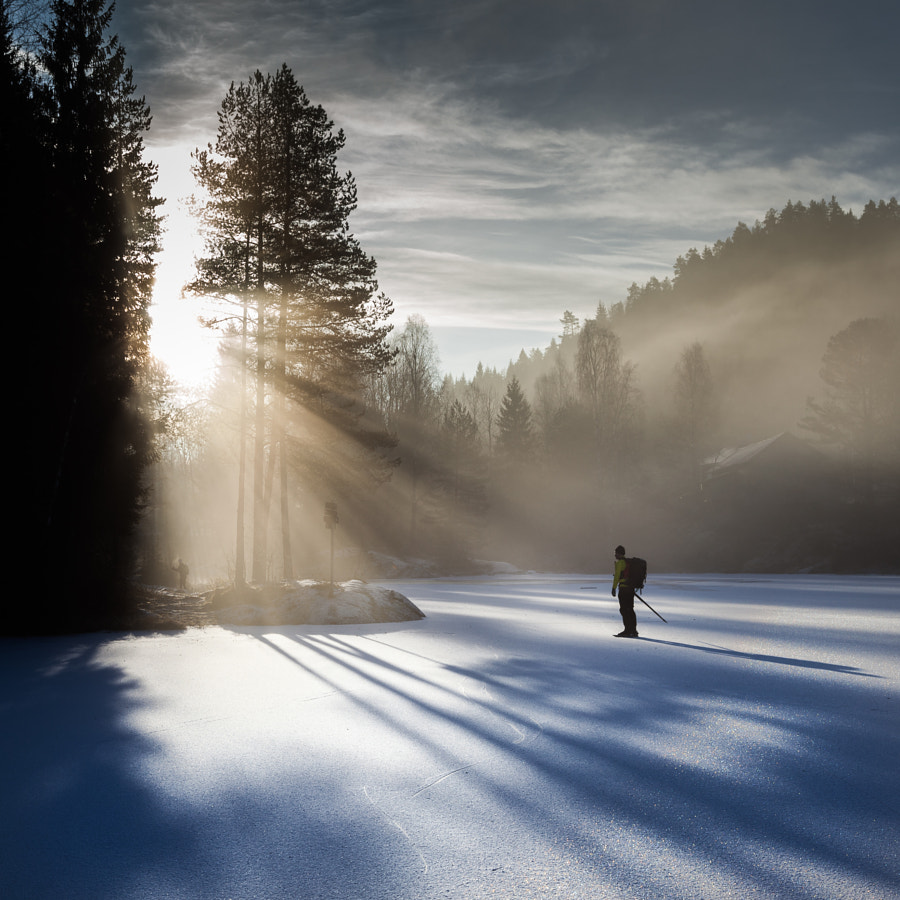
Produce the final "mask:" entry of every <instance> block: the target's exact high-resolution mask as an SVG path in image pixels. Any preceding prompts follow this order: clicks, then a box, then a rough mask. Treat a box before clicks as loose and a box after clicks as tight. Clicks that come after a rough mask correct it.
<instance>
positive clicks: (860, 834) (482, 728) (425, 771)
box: [0, 575, 900, 900]
mask: <svg viewBox="0 0 900 900" xmlns="http://www.w3.org/2000/svg"><path fill="white" fill-rule="evenodd" d="M609 583H610V582H609V579H605V580H602V581H592V580H590V579H586V578H585V577H584V576H565V577H564V576H554V577H550V576H541V575H527V576H515V577H513V576H502V577H494V578H480V579H462V578H460V579H443V580H430V581H408V582H403V583H401V582H394V583H391V584H388V585H386V586H387V587H391V588H396V589H397V590H398V591H400V592H401V593H403V594H405V595H406V596H407V597H409V598H410V600H412V601H413V603H415V605H416V606H417V607H418V608H419V609H420V610H422V612H424V613H425V614H426V618H424V619H421V620H418V621H413V622H404V623H399V624H389V625H356V626H348V625H344V626H302V627H300V626H278V627H272V626H255V627H243V626H230V627H211V628H208V629H202V630H201V629H189V630H187V631H185V632H180V633H171V634H153V635H144V636H135V635H125V634H122V635H119V634H109V635H91V636H79V637H68V638H43V639H19V640H12V639H4V640H0V753H2V757H0V758H2V769H0V778H2V780H3V784H2V793H0V796H2V798H3V799H2V811H3V815H2V818H0V897H2V898H5V900H9V898H16V900H17V898H28V900H41V898H67V900H77V898H90V900H105V898H109V900H113V898H115V900H132V898H135V900H136V898H153V900H156V898H186V900H194V898H203V900H206V898H210V900H213V898H215V900H218V898H222V900H227V898H233V900H239V898H240V900H261V898H264V900H278V898H290V900H299V898H303V900H320V898H321V900H324V898H335V900H354V898H359V900H382V898H383V900H432V898H433V900H437V898H459V900H470V898H482V897H501V898H516V900H522V898H540V900H545V898H617V900H618V898H622V900H626V898H627V900H676V898H678V900H680V898H692V900H695V898H696V900H699V898H705V900H719V898H771V900H776V898H777V900H793V898H797V900H801V898H802V900H840V898H847V900H860V898H879V900H885V898H888V900H889V898H897V897H900V866H898V862H897V849H898V847H900V802H898V801H900V790H898V788H900V772H898V765H897V760H898V749H900V748H898V744H900V741H898V733H900V719H898V688H900V671H898V669H900V663H898V649H900V578H895V577H816V576H792V577H775V576H771V577H767V576H758V577H737V576H734V577H714V576H707V577H691V576H667V577H665V578H663V577H654V578H653V579H652V580H651V582H650V583H649V584H648V587H647V590H646V594H645V596H646V599H647V600H648V602H650V603H651V604H652V605H653V606H654V607H655V608H656V609H657V610H659V612H661V613H662V615H663V616H665V618H666V619H668V624H663V622H661V621H660V620H659V619H657V618H655V617H654V616H653V615H652V613H650V611H649V610H647V609H646V608H645V607H641V605H640V604H638V607H639V612H638V622H639V629H640V631H641V635H642V637H641V639H640V640H637V641H632V640H616V639H614V638H613V637H612V634H613V633H614V632H615V631H618V630H620V628H621V620H620V619H619V616H618V612H617V608H616V604H615V601H614V600H613V598H612V597H611V596H610V595H609Z"/></svg>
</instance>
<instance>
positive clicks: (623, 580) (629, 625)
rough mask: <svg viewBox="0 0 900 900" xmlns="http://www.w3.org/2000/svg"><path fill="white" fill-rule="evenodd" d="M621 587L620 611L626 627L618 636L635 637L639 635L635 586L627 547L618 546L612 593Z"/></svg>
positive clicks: (614, 593) (614, 594)
mask: <svg viewBox="0 0 900 900" xmlns="http://www.w3.org/2000/svg"><path fill="white" fill-rule="evenodd" d="M616 588H618V589H619V612H620V613H621V614H622V624H623V625H624V626H625V628H624V629H623V630H622V631H620V632H619V633H618V634H617V635H616V637H629V638H635V637H637V636H638V630H637V615H635V612H634V587H633V586H632V585H631V584H630V583H629V581H628V562H627V560H626V559H625V548H624V547H623V546H622V545H621V544H619V546H618V547H616V566H615V570H614V573H613V586H612V595H613V597H615V596H616Z"/></svg>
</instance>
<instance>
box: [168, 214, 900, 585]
mask: <svg viewBox="0 0 900 900" xmlns="http://www.w3.org/2000/svg"><path fill="white" fill-rule="evenodd" d="M898 286H900V208H898V203H897V201H896V199H891V200H889V201H880V202H872V203H869V204H868V205H867V206H866V207H865V209H864V210H863V212H862V213H861V214H860V215H859V216H857V215H855V214H853V213H851V212H845V211H843V210H842V209H841V207H840V206H839V204H838V203H837V202H836V201H835V200H832V201H830V202H824V201H822V202H818V201H814V202H810V203H809V204H808V205H804V204H795V203H790V204H788V205H787V206H785V208H784V209H783V210H782V211H781V212H775V211H772V212H770V213H769V214H768V215H767V216H766V217H765V218H764V220H763V221H761V222H758V223H756V224H754V225H753V226H752V227H748V226H746V225H743V224H739V225H738V226H737V227H736V229H735V230H734V232H733V234H732V235H731V236H730V237H728V238H726V239H723V240H722V241H720V242H718V243H716V244H715V245H714V246H712V247H707V248H704V249H703V250H702V251H700V250H695V249H692V250H689V251H688V252H686V254H685V255H684V256H683V257H681V258H679V259H678V260H677V261H676V262H675V264H674V269H673V274H672V276H671V277H670V278H667V279H665V280H663V281H659V280H657V279H651V280H650V281H649V282H647V283H646V284H645V285H643V286H639V285H636V284H635V285H632V287H631V288H630V290H629V291H628V295H627V297H626V298H624V299H623V300H622V301H620V302H616V303H614V304H611V305H610V306H606V305H605V304H599V305H598V308H597V311H596V315H595V316H594V317H592V318H590V319H588V320H586V321H583V322H582V321H579V320H578V319H577V318H576V317H575V316H574V315H573V314H572V313H571V312H569V311H562V313H561V318H560V334H559V338H558V339H555V340H553V341H552V342H551V344H550V346H548V347H544V348H536V349H532V350H530V351H526V350H524V349H523V351H522V352H521V353H520V355H519V358H518V359H517V360H515V361H513V362H511V363H510V365H509V366H508V368H507V369H506V371H497V370H495V369H489V368H485V367H483V366H479V367H478V370H477V371H476V373H475V375H474V376H473V377H472V378H471V379H466V378H461V379H457V380H454V379H453V378H451V377H449V376H442V374H441V370H440V364H439V357H438V352H437V346H436V344H435V341H434V339H433V337H432V335H431V332H430V330H429V326H428V323H427V321H426V320H425V319H424V318H423V317H421V316H413V317H411V318H409V319H408V320H407V321H406V322H405V323H403V324H402V325H401V326H399V327H396V328H395V331H394V332H393V334H392V335H391V336H390V338H389V339H388V345H389V346H388V349H389V355H390V356H391V358H392V360H393V361H392V363H391V364H390V365H388V366H386V367H384V368H381V369H380V370H378V371H375V372H373V373H372V374H371V375H370V376H368V378H367V380H366V382H365V387H364V391H363V393H362V394H361V395H359V396H358V397H357V398H356V400H354V401H353V402H354V404H355V406H354V408H355V409H357V410H359V411H361V410H363V409H364V410H365V415H364V421H365V422H366V423H367V425H366V427H367V428H368V429H369V433H370V434H373V435H377V434H382V435H387V436H388V438H389V439H386V440H382V441H380V442H379V443H378V445H377V446H375V445H373V444H372V443H371V442H369V443H368V445H366V444H365V442H363V443H360V442H359V438H358V437H354V435H353V434H351V433H350V432H342V431H341V432H338V431H333V432H330V435H329V437H328V441H327V442H326V443H325V444H321V445H320V447H319V449H320V462H321V465H318V466H317V468H316V470H315V472H311V470H310V471H306V472H305V476H304V477H299V476H300V475H301V474H304V470H303V465H304V463H303V460H304V454H305V453H306V451H305V450H304V447H305V446H306V445H305V444H304V443H303V441H305V440H308V438H309V436H310V435H311V434H313V432H311V431H308V429H307V430H303V429H301V430H298V431H297V432H296V434H293V433H292V432H291V431H289V432H287V433H286V437H287V440H288V444H287V448H288V451H289V453H288V456H287V459H288V460H290V461H292V465H296V466H298V467H299V468H297V470H296V475H292V476H291V478H292V485H293V486H292V487H291V493H290V502H289V503H288V504H287V505H283V506H282V510H281V511H280V513H276V509H275V504H274V503H273V504H272V509H271V512H270V516H271V522H270V525H271V526H272V527H277V526H278V522H277V516H278V515H280V516H281V517H282V520H281V521H282V523H283V525H284V527H283V528H282V531H283V533H284V534H288V533H290V534H291V535H293V536H294V537H293V538H292V539H291V540H292V544H293V550H292V551H291V552H292V557H293V568H294V571H295V572H296V573H297V575H298V576H301V577H310V576H318V577H323V576H325V577H327V574H328V557H327V553H328V548H329V546H330V540H331V538H334V539H335V547H336V554H337V577H341V578H346V577H360V576H361V577H372V576H377V575H379V574H385V573H386V572H387V571H388V570H385V569H383V568H382V569H378V568H375V569H372V568H371V566H370V560H371V556H370V551H376V552H380V553H382V554H385V555H387V556H389V557H391V558H403V559H405V560H407V561H409V560H418V561H420V562H417V563H416V565H417V571H419V572H422V573H424V572H429V571H430V572H434V573H441V572H443V573H448V572H453V573H461V572H467V571H474V570H477V569H478V567H479V564H478V563H477V562H476V561H477V560H502V561H506V562H510V563H513V564H515V565H518V566H520V567H523V568H528V569H540V570H568V571H599V572H606V571H607V570H608V569H609V568H610V565H611V559H612V548H613V547H615V546H616V544H619V543H623V544H625V546H626V548H627V549H628V551H629V552H630V553H634V554H637V555H641V556H645V557H646V558H648V560H650V566H651V572H660V571H665V570H668V571H673V570H694V571H800V570H808V571H882V572H883V571H897V570H898V569H900V557H898V547H900V526H898V523H897V516H896V509H897V505H898V502H900V449H898V448H900V404H898V399H900V392H898V391H897V386H898V385H900V332H898V318H897V317H898V314H900V287H898ZM230 346H231V349H232V351H233V350H234V346H235V345H234V342H233V341H232V343H231V345H230ZM252 368H253V361H252V360H249V361H248V372H247V374H248V375H249V376H250V381H249V383H248V386H246V387H245V388H244V390H243V392H242V390H241V389H240V387H239V385H238V382H237V381H236V375H235V370H234V369H233V368H231V369H229V368H228V367H227V366H225V367H223V369H222V373H221V377H220V382H219V384H218V385H217V387H216V389H215V392H214V394H213V396H212V398H211V400H212V402H211V403H209V404H207V405H205V406H202V407H201V406H198V407H194V408H193V412H192V414H191V416H190V417H186V418H184V419H182V420H181V421H182V422H183V424H184V429H183V430H182V431H181V433H180V435H179V434H178V430H177V429H175V428H172V429H171V430H170V438H171V440H169V442H168V443H167V444H166V445H165V446H164V447H163V463H162V464H161V465H160V466H159V467H157V475H158V477H159V479H160V483H161V484H162V485H163V488H162V489H161V490H160V491H159V496H161V497H165V498H167V500H166V503H167V504H168V505H167V506H165V507H164V508H162V507H161V508H160V515H161V516H162V517H163V518H164V519H165V522H164V523H162V524H157V526H156V533H157V534H161V535H164V539H165V542H166V548H167V549H166V551H165V552H164V554H163V557H162V558H163V559H166V558H167V556H168V558H172V557H173V556H175V555H178V554H185V555H189V556H191V557H192V559H194V560H196V561H197V563H198V569H197V571H198V573H202V572H204V571H206V572H213V573H216V572H219V573H221V574H226V573H227V575H228V576H229V577H231V578H233V577H234V574H235V568H234V564H235V557H234V555H233V553H232V552H230V551H229V550H228V549H227V548H229V547H234V545H235V544H234V542H235V535H234V518H233V512H232V510H234V509H235V508H236V507H237V503H238V496H237V493H236V484H237V478H236V476H235V473H236V472H237V469H238V459H239V456H240V453H239V442H238V441H237V440H236V438H235V435H236V433H238V432H237V431H236V429H235V424H236V422H237V420H238V409H239V407H240V400H239V398H240V397H241V396H243V397H244V403H245V404H246V416H248V417H252V416H253V415H254V412H253V410H254V407H255V409H256V410H257V413H258V411H259V409H260V407H259V406H258V405H256V404H254V400H253V397H252V396H250V395H249V394H250V393H251V392H252V388H251V387H250V386H249V385H252V381H253V372H252ZM173 421H175V419H173ZM264 427H266V428H268V427H269V426H264ZM259 434H260V432H259V431H257V436H258V435H259ZM192 436H193V437H192ZM176 438H177V440H176ZM279 439H280V438H279ZM260 446H261V454H262V456H261V459H263V460H264V461H265V466H266V473H267V479H268V480H267V484H269V485H271V484H272V481H271V473H272V472H273V470H274V465H273V460H274V458H275V454H276V451H277V448H278V444H277V442H276V441H275V440H274V438H269V437H267V438H266V440H265V441H264V442H263V443H262V444H261V445H260ZM310 474H312V476H313V477H310ZM267 492H268V493H271V492H270V491H269V488H267ZM267 495H268V494H267ZM324 502H328V503H334V504H336V509H337V516H338V521H339V524H337V527H332V528H330V529H328V530H326V528H325V527H324V526H323V503H324ZM329 515H330V514H329ZM285 517H287V518H285ZM328 518H329V517H328V516H326V519H328ZM329 521H332V522H334V518H333V517H331V518H330V519H329ZM283 545H284V546H287V545H286V544H283ZM265 562H266V577H267V578H278V577H279V573H280V572H282V571H284V569H285V568H286V567H285V560H284V559H282V555H281V554H280V552H279V548H276V547H271V546H270V547H269V550H268V553H267V556H266V559H265Z"/></svg>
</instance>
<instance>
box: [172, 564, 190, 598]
mask: <svg viewBox="0 0 900 900" xmlns="http://www.w3.org/2000/svg"><path fill="white" fill-rule="evenodd" d="M172 568H173V569H174V570H175V571H176V572H177V573H178V589H179V590H181V591H186V590H187V580H188V573H189V572H190V569H188V565H187V563H186V562H185V561H184V560H183V559H182V558H181V557H180V556H179V557H178V559H176V560H175V562H174V563H173V564H172Z"/></svg>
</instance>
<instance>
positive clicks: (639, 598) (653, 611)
mask: <svg viewBox="0 0 900 900" xmlns="http://www.w3.org/2000/svg"><path fill="white" fill-rule="evenodd" d="M634 596H635V597H637V598H638V600H640V601H641V603H643V604H644V606H646V607H647V609H649V610H650V612H652V613H653V615H654V616H657V617H658V618H660V619H662V620H663V622H666V620H665V619H663V617H662V616H661V615H660V614H659V613H658V612H657V611H656V610H655V609H654V608H653V607H652V606H651V605H650V604H649V603H648V602H647V601H646V600H645V599H644V598H643V597H642V596H641V595H640V594H639V593H638V592H637V591H635V592H634ZM668 624H669V623H668V622H666V625H668Z"/></svg>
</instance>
